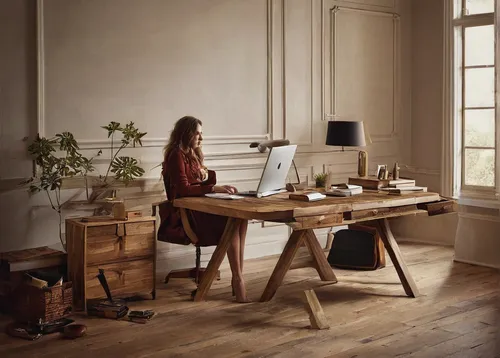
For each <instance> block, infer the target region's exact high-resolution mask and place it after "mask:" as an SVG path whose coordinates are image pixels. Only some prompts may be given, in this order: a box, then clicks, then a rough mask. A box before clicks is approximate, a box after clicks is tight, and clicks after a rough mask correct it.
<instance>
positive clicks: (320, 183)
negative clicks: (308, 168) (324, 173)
mask: <svg viewBox="0 0 500 358" xmlns="http://www.w3.org/2000/svg"><path fill="white" fill-rule="evenodd" d="M325 183H326V180H316V188H324V187H325Z"/></svg>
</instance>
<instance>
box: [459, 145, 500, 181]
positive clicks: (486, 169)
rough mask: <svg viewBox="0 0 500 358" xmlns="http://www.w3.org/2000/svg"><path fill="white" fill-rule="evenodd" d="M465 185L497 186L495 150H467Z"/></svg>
mask: <svg viewBox="0 0 500 358" xmlns="http://www.w3.org/2000/svg"><path fill="white" fill-rule="evenodd" d="M464 152H465V153H464V154H465V161H464V165H465V168H464V169H465V175H464V179H465V185H476V186H490V187H492V186H495V150H494V149H470V148H465V151H464Z"/></svg>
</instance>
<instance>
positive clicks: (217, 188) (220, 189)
mask: <svg viewBox="0 0 500 358" xmlns="http://www.w3.org/2000/svg"><path fill="white" fill-rule="evenodd" d="M213 189H214V193H225V194H230V191H229V189H227V188H225V187H223V186H220V185H214V186H213Z"/></svg>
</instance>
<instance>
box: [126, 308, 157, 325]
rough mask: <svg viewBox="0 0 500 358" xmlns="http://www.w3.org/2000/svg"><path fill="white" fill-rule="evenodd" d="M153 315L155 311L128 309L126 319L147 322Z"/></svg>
mask: <svg viewBox="0 0 500 358" xmlns="http://www.w3.org/2000/svg"><path fill="white" fill-rule="evenodd" d="M154 316H156V312H155V311H153V310H142V311H130V312H129V314H128V319H129V321H131V322H135V323H147V322H149V321H150V320H151V319H152V318H153V317H154Z"/></svg>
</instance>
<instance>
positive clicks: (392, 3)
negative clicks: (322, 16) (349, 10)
mask: <svg viewBox="0 0 500 358" xmlns="http://www.w3.org/2000/svg"><path fill="white" fill-rule="evenodd" d="M338 1H339V2H341V3H346V4H353V5H365V6H375V7H380V8H387V9H395V8H396V0H387V4H388V5H384V4H383V3H381V2H379V3H375V4H367V1H366V0H357V1H356V0H338Z"/></svg>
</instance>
